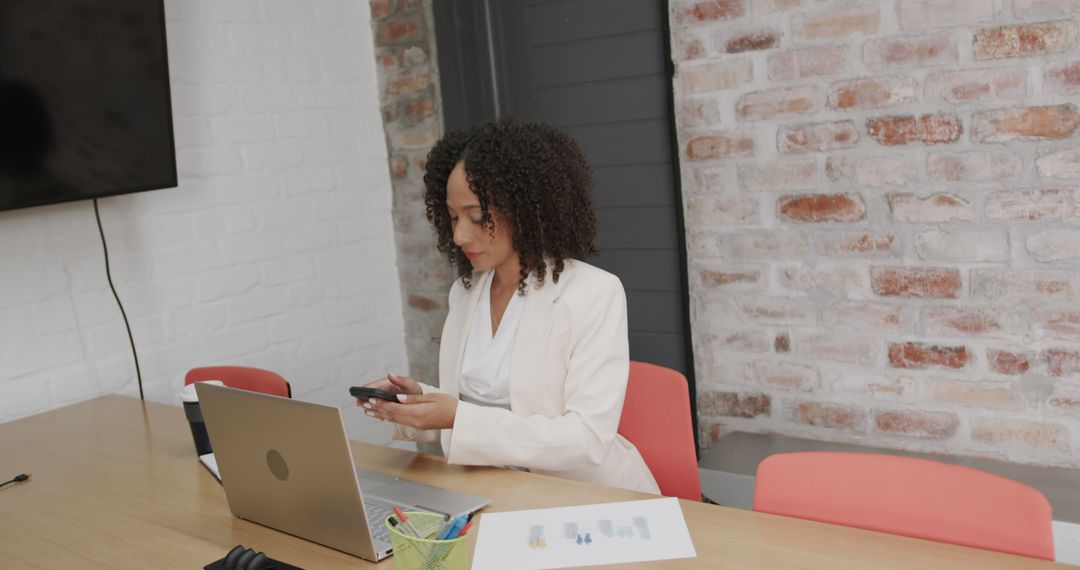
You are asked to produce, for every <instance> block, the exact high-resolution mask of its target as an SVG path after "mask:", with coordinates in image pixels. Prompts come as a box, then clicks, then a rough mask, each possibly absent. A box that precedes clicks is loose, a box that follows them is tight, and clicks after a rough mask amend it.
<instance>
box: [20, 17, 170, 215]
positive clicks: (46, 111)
mask: <svg viewBox="0 0 1080 570" xmlns="http://www.w3.org/2000/svg"><path fill="white" fill-rule="evenodd" d="M170 186H176V157H175V150H174V146H173V129H172V110H171V104H170V100H169V70H168V61H167V59H166V49H165V11H164V5H163V0H0V210H9V209H13V208H23V207H27V206H37V205H41V204H51V203H55V202H65V201H69V200H81V199H86V198H95V197H100V196H110V195H114V194H123V193H127V192H138V191H141V190H151V189H155V188H167V187H170Z"/></svg>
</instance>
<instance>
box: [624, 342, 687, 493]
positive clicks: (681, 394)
mask: <svg viewBox="0 0 1080 570" xmlns="http://www.w3.org/2000/svg"><path fill="white" fill-rule="evenodd" d="M619 434H620V435H622V436H623V437H625V438H626V439H628V440H630V443H632V444H634V445H635V446H636V447H637V448H638V451H639V452H641V456H642V457H643V458H644V459H645V464H646V465H648V466H649V470H650V471H652V474H653V477H654V478H656V484H657V485H659V486H660V492H661V493H662V494H664V495H666V496H668V497H679V498H682V499H689V500H692V501H700V500H701V478H700V475H699V474H698V466H697V450H696V449H695V447H694V426H693V423H692V422H691V419H690V391H689V389H688V388H687V386H686V377H685V376H683V375H682V374H680V373H679V372H677V371H675V370H672V369H670V368H664V367H663V366H657V365H655V364H648V363H645V362H634V361H631V362H630V379H629V382H628V383H627V385H626V401H625V402H624V403H623V411H622V418H621V419H620V421H619Z"/></svg>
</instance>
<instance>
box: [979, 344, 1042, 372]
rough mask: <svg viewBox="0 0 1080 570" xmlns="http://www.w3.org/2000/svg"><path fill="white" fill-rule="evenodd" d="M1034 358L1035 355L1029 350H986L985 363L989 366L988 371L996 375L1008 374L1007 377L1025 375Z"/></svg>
mask: <svg viewBox="0 0 1080 570" xmlns="http://www.w3.org/2000/svg"><path fill="white" fill-rule="evenodd" d="M1034 358H1035V353H1034V352H1032V351H1030V350H997V349H993V348H988V349H986V362H987V364H988V365H989V366H990V370H993V371H994V372H997V373H998V374H1008V375H1009V376H1019V375H1021V374H1027V371H1028V370H1030V369H1031V361H1032V360H1034Z"/></svg>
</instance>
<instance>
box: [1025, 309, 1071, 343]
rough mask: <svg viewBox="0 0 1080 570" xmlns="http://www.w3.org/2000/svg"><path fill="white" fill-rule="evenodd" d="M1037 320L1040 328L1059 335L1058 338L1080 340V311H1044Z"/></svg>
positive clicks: (1038, 313) (1040, 312)
mask: <svg viewBox="0 0 1080 570" xmlns="http://www.w3.org/2000/svg"><path fill="white" fill-rule="evenodd" d="M1035 318H1036V321H1037V322H1038V324H1039V326H1041V327H1042V328H1043V329H1046V330H1048V331H1052V332H1054V333H1057V337H1058V338H1068V339H1077V340H1080V311H1066V310H1060V309H1043V310H1040V311H1037V313H1036V317H1035Z"/></svg>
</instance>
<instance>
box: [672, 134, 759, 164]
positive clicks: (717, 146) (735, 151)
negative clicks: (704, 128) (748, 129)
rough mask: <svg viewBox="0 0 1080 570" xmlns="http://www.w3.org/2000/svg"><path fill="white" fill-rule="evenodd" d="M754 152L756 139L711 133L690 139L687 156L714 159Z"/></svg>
mask: <svg viewBox="0 0 1080 570" xmlns="http://www.w3.org/2000/svg"><path fill="white" fill-rule="evenodd" d="M752 154H754V139H753V138H752V137H749V136H745V135H735V134H732V135H710V136H700V137H694V138H692V139H690V141H689V142H687V143H686V156H687V158H689V159H690V160H712V159H717V158H728V157H731V156H749V155H752Z"/></svg>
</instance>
